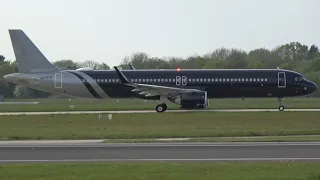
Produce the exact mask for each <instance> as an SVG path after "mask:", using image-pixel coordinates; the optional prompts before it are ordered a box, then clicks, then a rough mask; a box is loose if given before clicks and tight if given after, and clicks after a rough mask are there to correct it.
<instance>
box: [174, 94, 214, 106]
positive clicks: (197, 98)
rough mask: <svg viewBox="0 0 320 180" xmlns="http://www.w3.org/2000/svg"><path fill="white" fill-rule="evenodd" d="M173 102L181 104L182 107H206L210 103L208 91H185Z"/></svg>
mask: <svg viewBox="0 0 320 180" xmlns="http://www.w3.org/2000/svg"><path fill="white" fill-rule="evenodd" d="M172 102H173V103H175V104H178V105H181V107H182V108H185V109H198V108H205V107H207V106H208V104H209V103H208V97H207V92H206V91H205V92H190V93H183V94H180V96H178V97H177V98H175V99H174V100H172Z"/></svg>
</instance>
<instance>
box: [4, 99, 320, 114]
mask: <svg viewBox="0 0 320 180" xmlns="http://www.w3.org/2000/svg"><path fill="white" fill-rule="evenodd" d="M6 101H37V102H40V104H36V105H19V104H15V105H6V104H2V105H1V104H0V112H12V111H81V110H128V109H137V110H138V109H139V110H147V109H148V110H153V109H155V106H156V104H158V103H159V101H147V102H145V100H142V99H119V102H117V99H105V100H95V99H73V100H71V101H69V100H68V99H24V100H17V99H14V100H6ZM70 105H74V108H70ZM284 105H285V107H286V108H296V109H297V108H313V109H316V108H320V98H285V99H284ZM168 108H169V109H178V108H179V106H178V105H175V104H173V103H168ZM234 108H235V109H247V108H249V109H252V108H272V109H276V108H278V102H277V99H276V98H257V99H245V100H242V99H210V104H209V106H208V107H207V109H234Z"/></svg>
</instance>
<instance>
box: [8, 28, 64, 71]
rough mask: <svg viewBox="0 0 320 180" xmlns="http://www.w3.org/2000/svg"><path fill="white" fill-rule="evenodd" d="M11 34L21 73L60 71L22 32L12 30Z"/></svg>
mask: <svg viewBox="0 0 320 180" xmlns="http://www.w3.org/2000/svg"><path fill="white" fill-rule="evenodd" d="M9 34H10V38H11V43H12V47H13V50H14V54H15V56H16V61H17V65H18V69H19V72H20V73H28V72H49V71H57V70H59V69H58V68H56V67H55V66H54V65H52V64H51V63H50V62H49V61H48V60H47V58H46V57H45V56H44V55H43V54H42V53H41V52H40V50H39V49H38V48H37V47H36V46H35V45H34V44H33V42H32V41H31V40H30V39H29V37H28V36H27V35H26V34H25V33H24V32H23V31H22V30H20V29H10V30H9Z"/></svg>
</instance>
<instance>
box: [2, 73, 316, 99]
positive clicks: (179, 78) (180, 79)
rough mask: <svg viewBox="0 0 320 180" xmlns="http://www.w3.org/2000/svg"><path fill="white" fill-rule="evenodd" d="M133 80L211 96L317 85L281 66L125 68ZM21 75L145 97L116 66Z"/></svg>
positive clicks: (90, 92) (54, 87) (58, 85)
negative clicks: (198, 68)
mask: <svg viewBox="0 0 320 180" xmlns="http://www.w3.org/2000/svg"><path fill="white" fill-rule="evenodd" d="M122 72H123V73H124V74H125V75H126V76H127V78H128V79H129V80H130V81H131V82H134V83H139V84H150V85H161V86H168V87H179V88H195V89H199V90H203V91H206V92H207V96H208V98H237V97H240V98H248V97H293V96H303V95H307V94H310V93H313V92H314V91H315V90H316V89H317V86H316V85H315V84H314V83H312V82H311V81H309V80H306V79H305V78H304V77H303V76H302V75H301V74H299V73H297V72H294V71H288V70H282V69H236V70H232V69H221V70H220V69H219V70H218V69H215V70H180V71H177V70H123V71H122ZM19 76H21V77H34V78H39V79H40V80H39V81H38V82H34V83H25V84H24V85H27V86H28V87H30V88H35V89H39V90H43V91H47V92H51V93H56V94H62V95H68V96H75V97H84V98H132V97H137V98H143V99H160V97H159V96H154V97H145V96H143V95H139V93H136V92H132V89H133V87H130V86H126V85H124V84H122V83H121V81H120V79H119V78H118V76H117V74H116V72H115V71H114V70H84V71H79V70H65V71H59V72H53V73H49V72H47V73H28V74H14V75H11V78H9V77H8V76H7V79H11V82H13V83H15V84H19V83H20V84H21V83H23V81H21V78H19Z"/></svg>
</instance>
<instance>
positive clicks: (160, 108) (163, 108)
mask: <svg viewBox="0 0 320 180" xmlns="http://www.w3.org/2000/svg"><path fill="white" fill-rule="evenodd" d="M167 108H168V107H167V105H166V104H165V103H162V104H158V105H157V106H156V111H157V112H158V113H159V112H165V111H166V110H167Z"/></svg>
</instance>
